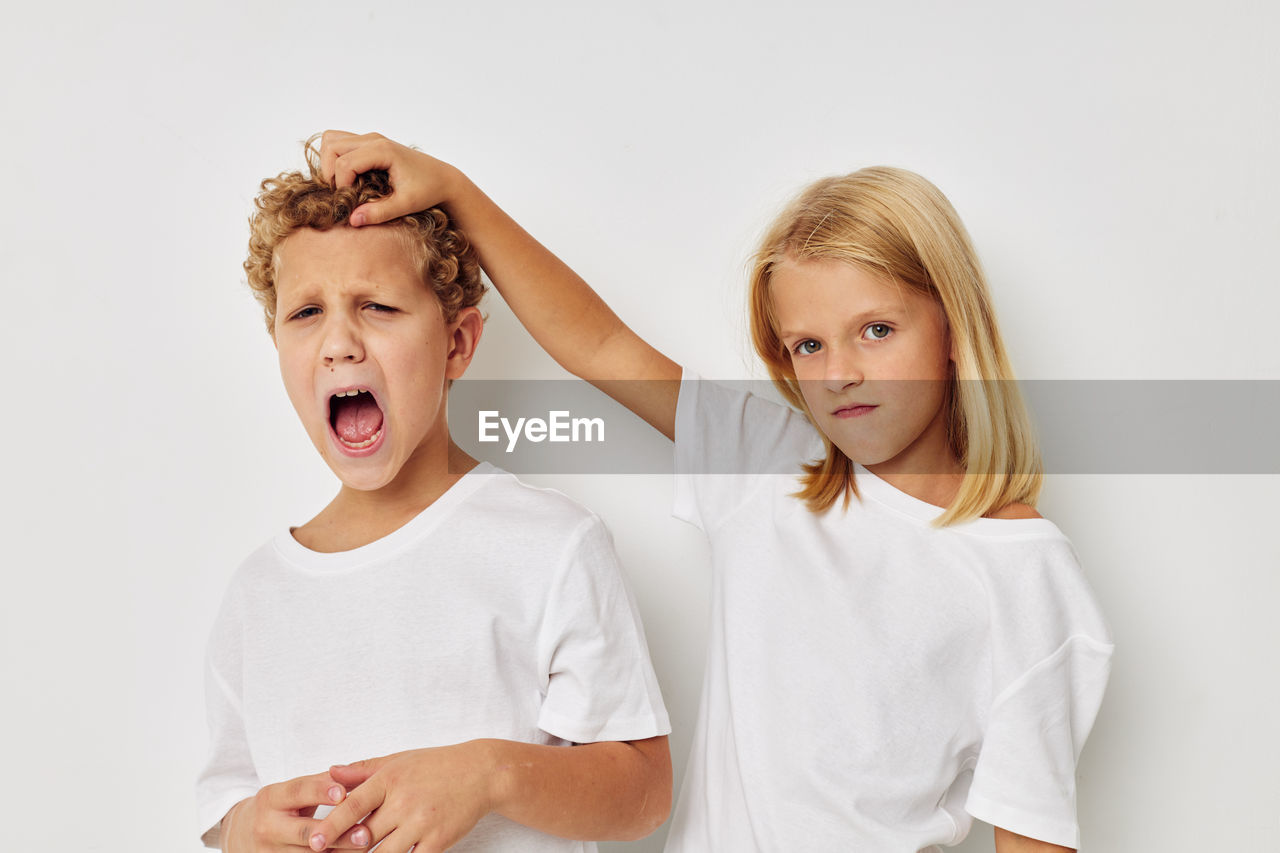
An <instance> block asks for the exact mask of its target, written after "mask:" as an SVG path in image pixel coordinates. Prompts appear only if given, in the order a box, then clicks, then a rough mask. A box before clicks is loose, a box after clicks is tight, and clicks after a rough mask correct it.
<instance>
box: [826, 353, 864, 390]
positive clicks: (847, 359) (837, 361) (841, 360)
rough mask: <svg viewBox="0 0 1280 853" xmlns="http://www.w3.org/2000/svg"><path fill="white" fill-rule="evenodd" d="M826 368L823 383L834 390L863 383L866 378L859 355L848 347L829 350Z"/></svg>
mask: <svg viewBox="0 0 1280 853" xmlns="http://www.w3.org/2000/svg"><path fill="white" fill-rule="evenodd" d="M826 368H827V369H826V374H825V375H824V376H823V384H825V385H826V386H827V389H828V390H830V391H833V392H839V391H843V390H844V389H845V388H848V387H850V386H857V385H861V384H862V380H863V379H864V378H865V377H864V376H863V372H862V366H861V365H860V364H859V363H858V359H857V357H856V356H855V354H854V353H853V352H851V351H850V350H849V349H847V348H841V349H830V350H828V351H827V363H826Z"/></svg>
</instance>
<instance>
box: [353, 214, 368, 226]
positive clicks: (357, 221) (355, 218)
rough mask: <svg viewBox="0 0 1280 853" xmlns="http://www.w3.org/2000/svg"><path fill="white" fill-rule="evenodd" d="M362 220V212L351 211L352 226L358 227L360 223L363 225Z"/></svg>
mask: <svg viewBox="0 0 1280 853" xmlns="http://www.w3.org/2000/svg"><path fill="white" fill-rule="evenodd" d="M364 221H365V220H364V214H363V213H353V214H351V224H352V226H354V227H356V228H359V227H360V226H361V225H363V224H364Z"/></svg>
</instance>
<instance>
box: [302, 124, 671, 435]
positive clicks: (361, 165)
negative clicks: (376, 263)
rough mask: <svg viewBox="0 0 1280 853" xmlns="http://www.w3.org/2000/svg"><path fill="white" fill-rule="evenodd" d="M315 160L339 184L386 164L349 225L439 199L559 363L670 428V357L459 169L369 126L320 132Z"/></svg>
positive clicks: (391, 216) (491, 275)
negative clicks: (376, 192) (383, 193)
mask: <svg viewBox="0 0 1280 853" xmlns="http://www.w3.org/2000/svg"><path fill="white" fill-rule="evenodd" d="M321 167H322V170H323V174H324V176H325V177H326V178H328V179H330V180H333V181H335V182H336V183H337V185H338V186H340V187H341V186H349V185H350V184H351V183H352V182H353V181H354V180H355V177H356V175H358V174H361V173H363V172H367V171H369V170H370V169H385V170H387V172H388V173H389V174H390V176H391V185H392V187H393V189H394V192H393V194H392V195H391V196H390V197H389V198H386V199H383V200H381V201H377V202H370V203H368V204H364V205H361V206H360V207H358V208H357V209H356V210H354V211H352V214H351V224H352V225H353V226H356V227H359V226H361V225H373V224H376V223H379V222H386V221H387V220H389V219H394V218H396V217H398V216H404V215H406V214H409V213H415V212H417V211H419V210H425V209H426V208H428V207H436V206H443V207H444V208H445V209H446V210H447V212H448V214H449V216H450V217H451V218H452V219H453V220H454V222H456V223H457V225H458V227H459V228H461V229H462V230H463V232H465V233H466V235H467V238H468V239H469V240H470V241H471V243H472V245H473V246H474V247H475V248H476V251H477V253H478V254H479V256H480V265H481V266H482V267H483V268H484V271H485V272H486V273H488V275H489V278H490V279H491V280H492V281H493V283H494V285H495V286H496V287H497V288H498V291H499V292H500V293H501V294H502V297H503V299H505V300H506V301H507V304H508V305H510V306H511V310H512V311H514V312H515V315H516V317H518V318H519V319H520V322H521V323H523V324H524V327H525V328H526V329H528V330H529V333H530V334H531V335H533V337H534V340H536V341H537V342H538V344H539V345H541V346H542V348H543V349H545V350H546V351H547V352H548V353H549V354H550V355H551V357H552V358H554V359H555V360H556V361H557V362H558V363H559V364H560V366H562V367H564V368H565V369H566V370H568V371H569V372H570V373H573V374H575V375H576V376H579V377H581V378H582V379H585V380H587V381H588V382H590V383H591V384H593V385H595V386H596V387H597V388H599V389H600V390H602V391H604V392H605V393H606V394H608V395H609V396H610V397H613V398H614V399H615V400H617V401H618V402H619V403H622V404H623V405H624V406H626V407H627V408H628V409H630V410H631V411H633V412H635V413H636V414H637V415H639V416H640V417H641V418H643V419H644V420H645V421H647V422H648V423H649V424H650V425H651V426H653V427H654V428H655V429H657V430H658V431H659V432H661V433H662V434H663V435H665V436H666V437H667V438H669V439H672V438H674V437H675V420H676V399H677V397H678V396H679V388H680V386H679V380H680V367H679V365H677V364H676V363H675V362H673V361H672V360H671V359H669V358H667V357H666V356H664V355H663V354H662V353H660V352H658V351H657V350H656V349H654V348H653V347H651V346H649V344H647V343H645V341H644V340H643V339H641V338H640V336H639V335H637V334H636V333H635V332H633V331H631V329H629V328H628V327H627V325H626V324H625V323H623V322H622V321H621V320H620V319H618V316H617V315H616V314H614V313H613V311H611V310H610V309H609V306H608V305H606V304H605V303H604V300H602V299H601V298H600V297H599V296H598V295H597V294H596V292H595V291H594V290H592V289H591V288H590V286H588V285H587V283H586V282H585V281H583V280H582V279H581V278H580V277H579V276H578V274H577V273H575V272H574V271H573V270H571V269H569V267H568V266H567V265H565V263H564V262H563V261H561V260H560V259H559V258H557V257H556V256H555V255H553V254H552V253H551V252H550V251H548V250H547V249H546V248H545V247H544V246H543V245H542V244H541V243H539V242H538V241H537V240H535V239H534V238H533V237H532V236H530V235H529V233H528V232H526V231H525V230H524V229H523V228H521V227H520V225H519V224H518V223H516V221H515V220H514V219H512V218H511V217H510V216H508V215H507V214H506V213H505V212H504V211H503V210H502V208H500V207H498V205H496V204H494V203H493V201H492V200H490V198H489V197H488V196H486V195H485V194H484V193H483V192H481V190H480V188H479V187H477V186H476V185H475V184H473V183H472V182H471V181H470V180H468V178H467V177H466V176H465V175H464V174H462V172H460V171H459V170H458V169H456V168H454V167H453V166H450V165H449V164H447V163H444V162H441V161H440V160H437V159H435V158H434V157H431V156H429V155H427V154H423V153H422V152H420V151H414V150H413V149H411V148H406V147H405V146H403V145H400V144H398V143H396V142H392V141H391V140H390V139H387V138H385V137H383V136H380V135H378V134H376V133H374V134H366V135H363V136H356V135H354V134H350V133H344V132H342V131H333V130H330V131H326V132H325V134H324V136H323V140H322V146H321Z"/></svg>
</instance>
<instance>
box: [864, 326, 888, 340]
mask: <svg viewBox="0 0 1280 853" xmlns="http://www.w3.org/2000/svg"><path fill="white" fill-rule="evenodd" d="M862 334H863V337H866V338H870V339H871V340H873V341H883V340H884V339H885V338H887V337H889V335H891V334H893V329H891V328H889V327H888V326H886V325H885V324H884V323H872V324H871V325H870V326H867V328H866V330H865V331H864V332H863V333H862Z"/></svg>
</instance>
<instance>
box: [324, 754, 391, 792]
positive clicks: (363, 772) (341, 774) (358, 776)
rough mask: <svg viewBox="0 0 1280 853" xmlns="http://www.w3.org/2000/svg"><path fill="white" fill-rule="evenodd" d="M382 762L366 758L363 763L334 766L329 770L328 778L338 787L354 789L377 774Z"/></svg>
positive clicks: (355, 762) (356, 762)
mask: <svg viewBox="0 0 1280 853" xmlns="http://www.w3.org/2000/svg"><path fill="white" fill-rule="evenodd" d="M384 761H385V759H383V758H366V759H365V760H363V761H353V762H351V763H350V764H335V765H333V766H332V767H330V768H329V777H330V778H331V779H333V781H335V782H337V783H338V784H339V785H345V786H346V787H348V788H354V787H355V786H357V785H363V784H364V783H365V782H366V781H368V779H369V777H370V776H372V775H373V774H374V773H375V772H377V770H378V768H379V767H381V766H382V764H383V762H384Z"/></svg>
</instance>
